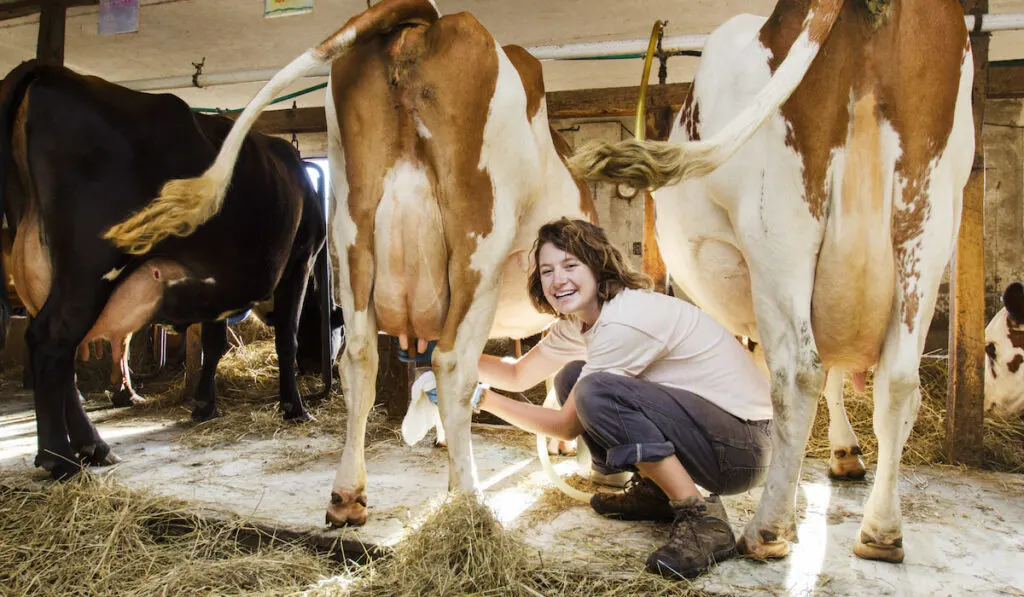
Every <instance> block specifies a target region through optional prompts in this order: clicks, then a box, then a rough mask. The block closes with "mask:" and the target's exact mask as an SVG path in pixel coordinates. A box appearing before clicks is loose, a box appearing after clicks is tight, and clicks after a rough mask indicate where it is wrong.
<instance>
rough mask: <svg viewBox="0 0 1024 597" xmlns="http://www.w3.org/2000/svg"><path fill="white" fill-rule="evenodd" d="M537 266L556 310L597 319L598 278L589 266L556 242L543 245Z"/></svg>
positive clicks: (590, 321)
mask: <svg viewBox="0 0 1024 597" xmlns="http://www.w3.org/2000/svg"><path fill="white" fill-rule="evenodd" d="M537 267H538V271H539V272H540V281H541V287H542V288H543V289H544V297H545V298H547V299H548V304H550V305H551V306H552V307H553V308H554V309H555V311H558V312H559V313H564V314H566V315H578V316H579V317H580V318H581V319H582V320H583V321H584V322H586V323H589V324H592V323H594V321H596V320H597V316H598V315H599V314H600V312H601V309H600V304H599V302H598V300H597V280H596V278H595V277H594V272H593V271H591V269H590V268H589V267H587V266H586V265H585V264H584V263H583V262H582V261H580V260H579V259H577V258H576V256H575V255H572V254H570V253H566V252H565V251H563V250H562V249H559V248H558V247H556V246H555V245H553V244H552V243H544V245H543V246H542V247H541V248H540V253H539V255H538V263H537Z"/></svg>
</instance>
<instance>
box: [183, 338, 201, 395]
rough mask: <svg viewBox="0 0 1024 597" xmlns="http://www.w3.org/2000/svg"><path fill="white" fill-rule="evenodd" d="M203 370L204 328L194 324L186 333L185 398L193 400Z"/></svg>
mask: <svg viewBox="0 0 1024 597" xmlns="http://www.w3.org/2000/svg"><path fill="white" fill-rule="evenodd" d="M202 368H203V326H202V324H199V323H194V324H192V325H190V326H188V330H187V331H186V332H185V396H186V398H188V399H191V398H192V397H193V396H195V394H196V387H197V386H198V385H199V372H200V371H201V370H202Z"/></svg>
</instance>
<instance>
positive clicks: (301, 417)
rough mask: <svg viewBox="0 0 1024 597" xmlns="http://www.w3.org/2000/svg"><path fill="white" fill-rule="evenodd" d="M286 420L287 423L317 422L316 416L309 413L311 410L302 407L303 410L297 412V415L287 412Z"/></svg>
mask: <svg viewBox="0 0 1024 597" xmlns="http://www.w3.org/2000/svg"><path fill="white" fill-rule="evenodd" d="M284 420H285V422H287V423H296V424H300V423H315V422H316V417H314V416H313V415H311V414H309V411H307V410H306V409H302V410H300V411H299V412H298V414H295V415H293V414H291V413H285V415H284Z"/></svg>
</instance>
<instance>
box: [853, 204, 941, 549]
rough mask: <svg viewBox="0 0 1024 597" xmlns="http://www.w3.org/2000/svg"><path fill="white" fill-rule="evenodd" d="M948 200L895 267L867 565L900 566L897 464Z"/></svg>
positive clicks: (914, 397)
mask: <svg viewBox="0 0 1024 597" xmlns="http://www.w3.org/2000/svg"><path fill="white" fill-rule="evenodd" d="M950 187H952V185H950ZM951 195H952V194H951V193H950V192H949V191H947V192H945V193H941V194H939V196H936V193H935V192H934V191H933V194H932V197H931V201H930V203H931V213H930V217H929V219H928V221H926V222H925V223H924V224H923V228H922V230H921V231H920V233H919V234H918V235H917V236H915V237H913V238H909V239H906V240H905V241H904V242H903V249H902V250H905V251H907V252H908V253H909V254H911V256H908V258H907V259H901V260H897V264H898V266H897V286H896V288H897V297H896V301H895V302H896V305H894V308H893V310H892V315H891V317H890V320H889V327H888V328H887V330H886V337H885V342H884V345H883V347H882V353H881V356H880V359H879V363H878V365H877V366H876V369H875V378H874V402H875V411H874V430H875V435H876V436H877V438H878V466H877V468H876V471H875V481H874V485H873V486H872V488H871V495H870V496H869V497H868V501H867V505H866V507H865V509H864V520H863V522H862V523H861V529H860V533H858V536H857V540H856V543H855V546H854V553H856V555H857V556H859V557H861V558H865V559H871V560H882V561H887V562H901V561H903V555H904V554H903V532H902V519H901V513H900V495H899V485H898V480H899V466H900V457H901V455H902V453H903V447H904V445H905V443H906V441H907V438H908V437H909V436H910V432H911V431H912V430H913V427H914V421H915V420H916V418H917V411H918V408H919V407H920V405H921V388H920V384H921V379H920V372H919V367H920V364H921V353H922V352H923V351H924V342H925V335H926V334H927V332H928V327H929V325H930V323H931V319H932V314H933V312H934V310H935V300H936V296H937V294H938V287H939V283H940V281H941V277H942V273H943V270H944V269H945V266H946V262H947V260H948V256H949V255H950V253H951V251H952V235H951V234H950V233H949V232H948V231H951V230H955V228H954V226H953V208H952V206H953V204H954V199H953V197H952V196H951ZM922 200H924V199H923V198H922ZM956 200H957V201H959V197H957V198H956Z"/></svg>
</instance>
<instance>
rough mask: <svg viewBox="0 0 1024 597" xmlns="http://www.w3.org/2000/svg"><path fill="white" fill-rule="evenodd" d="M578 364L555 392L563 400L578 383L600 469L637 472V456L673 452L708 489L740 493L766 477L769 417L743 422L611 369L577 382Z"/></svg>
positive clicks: (567, 369) (649, 458)
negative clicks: (612, 371)
mask: <svg viewBox="0 0 1024 597" xmlns="http://www.w3.org/2000/svg"><path fill="white" fill-rule="evenodd" d="M583 364H584V363H583V361H573V362H571V363H568V364H566V365H565V366H564V367H563V368H562V370H561V371H560V372H559V373H558V375H557V376H556V377H555V391H556V393H557V394H558V400H559V402H560V403H562V404H565V401H566V400H567V399H568V398H569V393H570V391H572V390H573V389H574V388H575V391H576V393H575V400H576V411H577V415H578V416H579V419H580V422H581V423H582V424H583V429H584V430H585V431H584V433H583V441H584V442H586V444H587V447H588V448H590V454H591V457H592V458H593V460H594V469H595V470H597V471H598V472H601V473H605V474H610V473H615V472H619V471H623V470H631V471H636V470H637V469H636V466H635V465H636V463H637V462H657V461H659V460H662V459H664V458H666V457H668V456H671V455H672V454H675V455H676V457H678V458H679V461H680V462H681V463H682V464H683V468H685V469H686V472H687V473H689V474H690V477H692V478H693V481H694V482H695V483H696V484H697V485H700V486H701V487H703V488H704V489H706V490H707V491H709V492H711V493H719V494H724V495H730V494H736V493H742V492H744V491H747V490H748V489H750V488H751V487H754V486H756V485H758V484H760V483H761V482H763V481H764V477H765V474H766V472H767V470H768V463H769V462H770V461H771V454H772V446H771V420H763V421H744V420H743V419H740V418H737V417H735V416H733V415H731V414H729V413H728V412H726V411H724V410H722V409H721V408H719V407H718V406H715V405H714V404H712V403H711V402H708V401H707V400H705V399H704V398H701V397H700V396H698V395H696V394H694V393H692V392H687V391H686V390H680V389H677V388H671V387H668V386H664V385H661V384H657V383H653V382H650V381H646V380H642V379H637V378H633V377H626V376H623V375H616V374H614V373H605V372H596V373H591V374H589V375H587V376H586V377H585V378H583V379H582V380H580V381H579V382H578V383H577V380H579V376H580V371H581V369H582V368H583Z"/></svg>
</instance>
